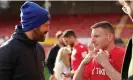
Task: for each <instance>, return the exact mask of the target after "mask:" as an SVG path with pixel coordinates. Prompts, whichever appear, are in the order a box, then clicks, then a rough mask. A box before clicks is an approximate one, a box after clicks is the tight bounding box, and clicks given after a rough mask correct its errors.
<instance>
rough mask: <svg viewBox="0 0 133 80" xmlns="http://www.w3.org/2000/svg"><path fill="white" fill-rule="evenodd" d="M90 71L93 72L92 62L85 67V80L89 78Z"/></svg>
mask: <svg viewBox="0 0 133 80" xmlns="http://www.w3.org/2000/svg"><path fill="white" fill-rule="evenodd" d="M90 72H91V67H90V64H87V65H86V67H85V69H84V73H83V80H89V75H90Z"/></svg>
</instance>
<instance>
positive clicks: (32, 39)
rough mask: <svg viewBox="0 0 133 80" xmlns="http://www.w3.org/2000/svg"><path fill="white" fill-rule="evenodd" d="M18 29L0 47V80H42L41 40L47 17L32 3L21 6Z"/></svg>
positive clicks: (48, 18) (43, 36) (45, 12)
mask: <svg viewBox="0 0 133 80" xmlns="http://www.w3.org/2000/svg"><path fill="white" fill-rule="evenodd" d="M20 10H21V15H20V17H21V26H16V28H15V29H16V30H15V32H14V33H13V35H12V36H11V38H10V39H9V40H8V41H7V42H5V43H4V44H3V45H1V46H0V80H45V78H44V74H43V69H44V60H45V55H44V49H43V47H42V46H41V45H40V44H39V43H38V41H44V40H45V35H46V33H47V32H48V31H49V24H50V14H49V12H48V11H47V10H45V9H44V8H42V7H40V6H39V5H38V4H36V3H34V2H25V3H24V4H23V5H22V6H21V9H20Z"/></svg>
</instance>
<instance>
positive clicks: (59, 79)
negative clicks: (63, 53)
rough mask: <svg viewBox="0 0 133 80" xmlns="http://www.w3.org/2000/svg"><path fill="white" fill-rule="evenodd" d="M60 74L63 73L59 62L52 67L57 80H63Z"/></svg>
mask: <svg viewBox="0 0 133 80" xmlns="http://www.w3.org/2000/svg"><path fill="white" fill-rule="evenodd" d="M62 72H63V64H62V62H61V61H59V62H57V63H55V67H54V75H55V78H56V79H57V80H63V75H62Z"/></svg>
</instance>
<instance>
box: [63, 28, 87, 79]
mask: <svg viewBox="0 0 133 80" xmlns="http://www.w3.org/2000/svg"><path fill="white" fill-rule="evenodd" d="M63 40H64V42H65V44H66V45H69V46H70V47H71V48H72V54H71V66H72V71H71V72H70V73H67V74H65V77H73V75H74V73H75V71H76V70H77V68H78V67H79V65H80V63H81V61H82V60H83V59H84V57H85V56H86V55H87V53H88V49H87V47H86V46H85V45H83V44H82V43H80V42H79V41H78V40H77V37H76V34H75V32H74V31H73V30H71V29H69V30H66V31H64V32H63ZM77 80H78V79H77Z"/></svg>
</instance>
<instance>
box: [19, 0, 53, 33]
mask: <svg viewBox="0 0 133 80" xmlns="http://www.w3.org/2000/svg"><path fill="white" fill-rule="evenodd" d="M20 10H21V14H20V17H21V24H22V31H24V32H26V31H29V30H32V29H34V28H37V27H39V26H41V25H42V24H44V23H45V22H47V21H48V20H50V14H49V12H48V11H47V10H46V9H44V8H42V7H40V6H39V5H38V4H36V3H34V2H25V3H24V4H23V5H22V6H21V8H20Z"/></svg>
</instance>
